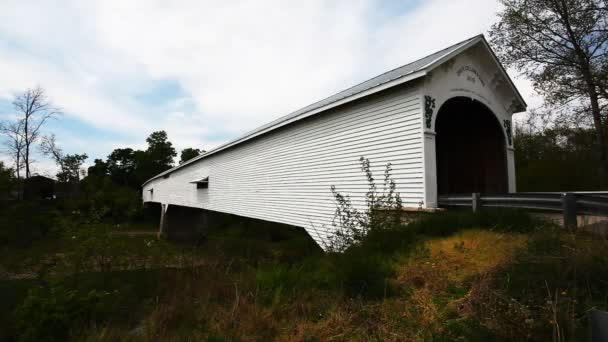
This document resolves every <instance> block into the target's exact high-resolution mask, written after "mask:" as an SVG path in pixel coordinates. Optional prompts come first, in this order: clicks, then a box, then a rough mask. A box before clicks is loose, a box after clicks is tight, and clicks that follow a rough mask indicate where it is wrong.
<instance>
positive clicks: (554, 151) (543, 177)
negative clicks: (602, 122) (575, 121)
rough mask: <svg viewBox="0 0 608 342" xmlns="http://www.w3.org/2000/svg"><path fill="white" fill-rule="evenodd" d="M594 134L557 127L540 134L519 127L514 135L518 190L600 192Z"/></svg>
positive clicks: (602, 183) (584, 130)
mask: <svg viewBox="0 0 608 342" xmlns="http://www.w3.org/2000/svg"><path fill="white" fill-rule="evenodd" d="M596 151H597V148H596V138H595V132H594V131H592V130H589V129H578V128H567V127H557V128H551V129H545V130H543V131H541V132H531V131H526V130H524V129H522V128H519V129H518V130H517V133H516V135H515V165H516V168H517V189H518V190H519V191H523V192H526V191H532V192H534V191H576V190H579V191H581V190H587V191H588V190H597V189H603V188H604V187H605V186H606V185H608V184H607V183H606V182H607V180H606V179H604V177H602V176H601V173H600V172H599V171H600V170H601V162H600V160H599V158H598V154H597V152H596Z"/></svg>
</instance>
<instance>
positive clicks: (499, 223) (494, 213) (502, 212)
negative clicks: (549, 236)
mask: <svg viewBox="0 0 608 342" xmlns="http://www.w3.org/2000/svg"><path fill="white" fill-rule="evenodd" d="M547 226H551V224H550V223H549V222H547V221H545V220H542V219H539V218H535V217H534V216H532V215H531V214H530V213H528V212H526V211H523V210H514V209H486V210H481V211H479V212H477V213H473V212H471V211H468V210H467V211H465V210H460V211H459V210H450V211H446V212H439V213H433V214H429V215H426V216H424V217H422V218H421V219H419V220H417V221H414V222H412V223H410V224H409V225H408V227H409V229H411V230H412V232H413V233H415V234H420V235H425V236H448V235H451V234H453V233H455V232H457V231H459V230H462V229H469V228H481V229H491V230H495V231H501V232H512V233H527V232H533V231H536V230H538V229H540V228H543V227H547Z"/></svg>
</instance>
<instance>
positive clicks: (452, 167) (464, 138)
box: [435, 97, 508, 195]
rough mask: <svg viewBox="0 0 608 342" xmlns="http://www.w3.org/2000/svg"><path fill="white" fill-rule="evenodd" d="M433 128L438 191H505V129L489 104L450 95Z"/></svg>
mask: <svg viewBox="0 0 608 342" xmlns="http://www.w3.org/2000/svg"><path fill="white" fill-rule="evenodd" d="M435 132H436V133H437V136H436V140H435V141H436V148H437V190H438V192H439V194H440V195H443V194H460V193H473V192H479V193H506V192H508V178H507V158H506V154H505V153H506V152H505V138H504V133H503V132H502V127H501V125H500V123H499V122H498V120H497V119H496V117H495V116H494V114H493V113H492V111H491V110H490V109H489V108H487V107H486V106H485V105H484V104H482V103H481V102H479V101H475V100H472V99H469V98H466V97H455V98H452V99H450V100H448V101H447V102H446V103H445V104H444V105H443V106H441V108H440V109H439V112H438V113H437V121H436V123H435Z"/></svg>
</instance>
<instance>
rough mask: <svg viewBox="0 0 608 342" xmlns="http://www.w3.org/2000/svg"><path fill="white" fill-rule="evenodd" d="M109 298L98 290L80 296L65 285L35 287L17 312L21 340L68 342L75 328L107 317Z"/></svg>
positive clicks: (81, 327) (106, 293)
mask: <svg viewBox="0 0 608 342" xmlns="http://www.w3.org/2000/svg"><path fill="white" fill-rule="evenodd" d="M109 295H110V293H108V292H105V291H97V290H91V291H89V292H86V293H80V292H78V291H76V290H70V289H67V288H65V287H64V286H63V285H61V284H54V285H51V286H49V287H41V286H38V287H34V288H32V289H31V290H30V291H29V292H28V295H27V297H26V298H25V300H24V301H23V302H22V303H21V305H19V306H18V307H17V309H16V311H15V316H16V317H17V326H18V327H19V329H20V336H19V337H20V338H21V339H23V340H26V341H41V340H45V341H61V340H65V339H66V338H67V337H68V336H69V335H70V332H72V331H73V330H74V329H83V327H84V326H86V325H88V324H89V323H90V322H93V321H97V320H100V319H103V318H104V317H106V315H107V314H108V312H107V310H106V307H105V301H106V300H107V297H108V296H109Z"/></svg>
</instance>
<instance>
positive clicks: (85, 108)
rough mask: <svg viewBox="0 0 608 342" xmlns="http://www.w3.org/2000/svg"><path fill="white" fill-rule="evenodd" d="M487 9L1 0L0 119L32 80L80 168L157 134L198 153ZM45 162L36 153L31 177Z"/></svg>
mask: <svg viewBox="0 0 608 342" xmlns="http://www.w3.org/2000/svg"><path fill="white" fill-rule="evenodd" d="M498 10H499V5H498V3H497V2H495V1H492V0H402V1H392V0H391V1H379V0H377V1H376V0H360V1H357V0H345V1H341V0H326V1H324V0H308V1H298V2H296V1H279V0H277V1H264V0H256V1H203V0H191V1H190V0H185V1H152V0H133V1H130V0H99V1H93V0H90V1H89V0H87V1H68V0H66V1H60V0H54V1H51V0H49V1H44V0H41V1H23V0H3V1H2V2H1V4H0V120H2V119H5V118H7V117H10V115H11V111H12V109H11V99H12V97H13V96H14V94H15V93H17V92H19V91H23V90H24V89H26V88H28V87H33V86H36V85H40V86H42V87H43V88H45V89H46V91H47V94H48V96H49V98H50V100H51V101H52V102H53V103H54V104H55V105H56V106H58V107H60V108H61V109H62V111H63V115H62V116H61V117H60V118H59V119H58V120H55V121H53V122H52V123H51V124H50V125H48V127H47V131H48V132H53V133H55V134H56V135H57V138H58V140H59V143H60V144H61V146H62V147H63V149H64V150H65V151H66V152H68V153H87V154H88V155H89V157H90V159H89V162H92V160H93V159H94V158H105V157H106V156H107V155H108V154H109V153H110V152H111V151H112V150H113V149H114V148H117V147H127V146H129V147H138V148H143V147H144V146H145V138H146V136H147V135H149V134H150V133H151V132H152V131H155V130H161V129H163V130H166V131H167V133H168V135H169V138H170V140H171V141H172V142H173V143H174V145H176V147H177V148H178V150H179V149H182V148H184V147H199V148H203V149H210V148H213V147H214V146H217V145H219V144H221V143H222V142H225V141H227V140H230V139H232V138H234V137H236V136H238V135H240V134H242V133H244V132H246V131H248V130H251V129H253V128H255V127H257V126H259V125H262V124H264V123H266V122H268V121H270V120H272V119H274V118H277V117H279V116H281V115H284V114H287V113H289V112H291V111H294V110H296V109H298V108H300V107H303V106H305V105H307V104H310V103H312V102H315V101H317V100H320V99H322V98H323V97H326V96H328V95H331V94H332V93H335V92H338V91H340V90H342V89H345V88H347V87H349V86H351V85H354V84H356V83H358V82H361V81H364V80H366V79H368V78H370V77H373V76H375V75H377V74H379V73H382V72H384V71H386V70H388V69H392V68H394V67H397V66H400V65H403V64H405V63H407V62H409V61H411V60H413V59H416V58H419V57H422V56H424V55H426V54H429V53H432V52H433V51H435V50H438V49H441V48H443V47H445V46H447V45H450V44H453V43H455V42H458V41H460V40H464V39H466V38H468V37H470V36H473V35H476V34H479V33H486V32H487V30H488V29H489V27H490V25H491V24H492V23H493V22H494V21H495V18H496V15H495V13H496V12H497V11H498ZM511 75H512V76H516V74H515V73H511ZM516 82H517V84H518V86H519V88H520V90H521V91H522V93H523V94H524V97H526V100H527V101H528V103H534V102H535V100H534V98H533V97H532V91H531V88H530V85H529V84H528V83H527V82H525V81H523V80H516ZM0 158H1V157H0ZM51 165H52V163H50V162H49V161H44V160H43V159H42V158H40V162H39V164H38V170H39V171H40V172H44V171H45V170H47V172H48V170H49V168H50V167H51Z"/></svg>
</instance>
